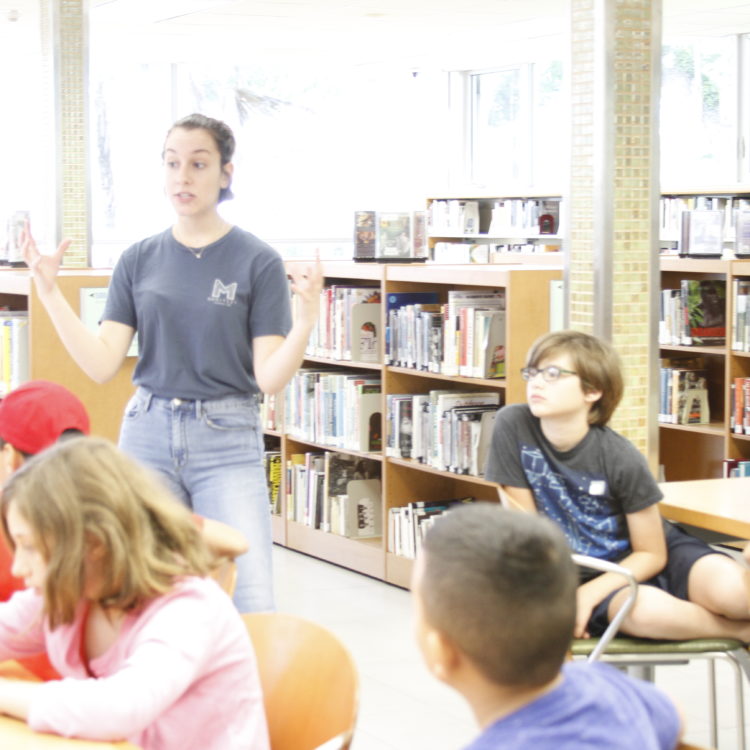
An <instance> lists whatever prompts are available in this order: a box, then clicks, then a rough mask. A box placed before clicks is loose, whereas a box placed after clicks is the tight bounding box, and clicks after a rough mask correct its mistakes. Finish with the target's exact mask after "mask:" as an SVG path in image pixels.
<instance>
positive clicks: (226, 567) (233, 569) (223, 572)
mask: <svg viewBox="0 0 750 750" xmlns="http://www.w3.org/2000/svg"><path fill="white" fill-rule="evenodd" d="M211 578H213V579H214V580H215V581H216V582H217V583H218V584H219V586H221V588H223V589H224V591H226V592H227V594H229V596H234V590H235V588H236V587H237V563H236V562H235V561H234V560H230V559H229V558H224V559H223V560H221V562H219V564H218V565H217V566H216V567H215V568H214V569H213V570H212V571H211Z"/></svg>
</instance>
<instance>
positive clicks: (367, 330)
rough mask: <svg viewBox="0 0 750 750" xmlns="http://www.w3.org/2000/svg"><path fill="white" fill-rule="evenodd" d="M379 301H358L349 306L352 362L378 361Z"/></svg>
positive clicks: (379, 334)
mask: <svg viewBox="0 0 750 750" xmlns="http://www.w3.org/2000/svg"><path fill="white" fill-rule="evenodd" d="M380 310H381V305H380V303H379V302H375V303H373V302H359V303H358V304H356V305H353V306H352V308H351V359H352V361H353V362H372V363H379V362H380V361H381V359H382V358H381V356H380V342H381V340H382V335H381V333H380Z"/></svg>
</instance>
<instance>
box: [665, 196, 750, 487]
mask: <svg viewBox="0 0 750 750" xmlns="http://www.w3.org/2000/svg"><path fill="white" fill-rule="evenodd" d="M664 196H665V197H663V198H662V204H661V206H662V212H663V220H662V226H661V234H660V242H661V245H662V249H663V250H664V249H667V250H668V249H669V248H670V247H671V246H674V245H676V244H677V243H678V239H679V238H678V236H677V234H676V233H675V231H674V227H677V226H678V225H679V224H680V223H681V221H680V217H679V215H678V216H677V218H675V215H674V214H672V215H671V222H672V225H673V230H672V231H670V230H669V226H667V227H666V228H665V218H664V217H667V218H669V216H670V215H669V210H670V209H674V207H675V205H677V206H678V207H679V206H680V204H681V203H683V202H684V203H685V205H687V206H695V205H697V206H704V205H709V206H714V205H721V207H722V208H721V210H722V211H723V215H724V222H723V226H724V227H725V229H726V228H727V227H730V225H731V221H732V220H731V217H730V216H729V215H728V213H729V210H730V208H731V206H734V207H735V208H734V211H735V218H736V215H737V212H738V211H740V210H746V209H744V203H742V202H740V201H745V200H747V199H748V198H750V186H731V187H718V188H712V189H705V188H703V189H696V190H678V191H671V192H666V191H664ZM704 199H705V200H704ZM693 210H695V211H697V212H700V211H704V210H715V211H716V210H718V209H717V208H713V209H705V208H698V209H693ZM667 223H668V222H667ZM738 239H740V238H739V237H738V236H737V234H736V232H735V231H730V230H729V229H726V232H725V236H724V253H723V257H722V258H693V257H677V255H676V254H669V253H667V254H662V256H661V258H660V276H661V289H662V290H665V289H675V288H679V287H680V285H681V283H682V282H683V281H684V280H692V281H697V282H700V281H704V282H711V283H712V284H713V285H714V288H716V289H718V290H719V291H720V293H721V294H723V299H722V300H721V304H722V306H723V313H724V324H725V338H724V342H723V343H714V344H710V345H706V344H701V343H699V344H696V343H695V342H694V343H693V345H689V346H685V345H681V344H677V343H673V344H667V343H664V341H663V339H662V342H661V343H660V344H659V356H660V358H661V359H662V361H664V360H670V361H675V360H677V361H679V359H680V358H687V359H688V360H689V359H690V358H696V359H699V360H700V361H701V364H702V365H703V366H704V371H705V378H706V386H707V396H708V406H709V409H708V410H709V413H710V421H709V422H708V423H705V424H664V423H661V424H659V463H660V464H661V465H662V466H663V469H664V478H665V479H666V480H667V481H678V480H692V479H708V478H712V477H721V476H723V475H724V474H725V473H726V472H727V471H728V469H729V468H730V467H732V466H736V465H737V464H740V463H741V462H743V461H746V462H750V398H743V393H742V391H743V390H745V392H746V393H745V395H747V396H748V397H750V321H749V320H748V310H750V305H748V304H747V303H748V301H749V300H750V260H746V259H743V258H736V257H735V252H734V251H735V249H736V242H737V240H738ZM745 379H747V380H745ZM745 383H747V385H746V386H745V388H744V389H743V385H744V384H745ZM747 466H748V467H750V463H749V464H748V465H747Z"/></svg>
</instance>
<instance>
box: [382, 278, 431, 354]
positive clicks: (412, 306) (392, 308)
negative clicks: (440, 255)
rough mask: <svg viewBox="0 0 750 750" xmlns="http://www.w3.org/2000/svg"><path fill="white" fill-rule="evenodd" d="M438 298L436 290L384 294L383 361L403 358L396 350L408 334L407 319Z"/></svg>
mask: <svg viewBox="0 0 750 750" xmlns="http://www.w3.org/2000/svg"><path fill="white" fill-rule="evenodd" d="M438 299H439V298H438V294H437V292H390V293H389V294H386V295H385V321H386V335H385V342H386V343H385V361H386V362H387V363H388V364H392V365H393V364H397V363H399V360H400V359H404V357H399V355H398V351H399V346H403V344H402V340H404V339H405V337H406V336H407V335H408V325H409V324H408V319H409V318H413V316H414V315H416V314H417V312H418V310H421V309H422V306H423V305H432V304H436V303H437V302H438ZM404 308H409V309H408V310H406V309H404ZM402 311H403V312H402Z"/></svg>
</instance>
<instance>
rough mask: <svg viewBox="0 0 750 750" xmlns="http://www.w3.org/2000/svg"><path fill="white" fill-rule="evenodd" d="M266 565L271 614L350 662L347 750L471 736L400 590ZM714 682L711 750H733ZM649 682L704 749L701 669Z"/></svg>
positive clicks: (728, 697) (295, 558) (298, 564)
mask: <svg viewBox="0 0 750 750" xmlns="http://www.w3.org/2000/svg"><path fill="white" fill-rule="evenodd" d="M274 564H275V578H276V597H277V606H278V609H279V610H281V611H284V612H292V613H295V614H299V615H301V616H303V617H308V618H310V619H312V620H315V621H316V622H320V623H321V624H323V625H325V626H326V627H328V628H330V629H331V630H332V631H333V632H335V633H336V634H337V635H338V636H339V637H340V638H341V639H342V641H343V642H344V643H345V644H346V645H347V646H348V647H349V649H350V651H351V652H352V655H353V656H354V660H355V662H356V664H357V666H358V668H359V674H360V680H361V695H360V715H359V721H358V725H357V732H356V734H355V740H354V743H353V745H352V750H459V749H460V748H461V747H463V746H464V745H466V744H467V743H468V741H469V740H470V739H471V738H472V737H473V736H474V735H475V734H476V733H477V727H476V724H475V723H474V720H473V717H472V714H471V712H470V710H469V708H468V706H467V705H466V703H465V702H464V701H463V699H462V698H461V697H460V696H459V695H458V694H457V693H455V692H454V691H452V690H451V689H450V688H447V687H445V686H444V685H442V684H441V683H439V682H437V681H436V680H435V679H433V678H432V677H431V676H430V675H429V673H428V672H427V670H426V669H425V668H424V666H423V665H422V661H421V658H420V655H419V652H418V650H417V647H416V644H415V642H414V637H413V633H412V619H411V602H410V600H409V593H408V592H406V591H403V590H402V589H399V588H396V587H394V586H390V585H388V584H385V583H382V582H380V581H376V580H373V579H371V578H368V577H366V576H362V575H359V574H357V573H352V572H351V571H348V570H345V569H343V568H340V567H337V566H335V565H330V564H328V563H325V562H322V561H320V560H316V559H314V558H311V557H307V556H306V555H302V554H299V553H297V552H292V551H290V550H287V549H284V548H282V547H274ZM717 677H718V682H719V685H718V696H719V724H720V730H721V731H720V737H719V748H721V750H740V749H739V748H738V742H737V738H736V731H735V728H736V720H735V717H734V703H733V691H732V689H731V684H730V682H729V679H730V671H729V668H728V667H726V666H725V665H723V664H720V665H719V666H718V668H717ZM656 682H657V684H658V685H660V686H661V687H663V688H664V689H665V690H667V691H668V692H669V693H670V694H671V695H672V696H673V697H674V698H675V699H676V700H677V701H678V703H679V704H680V705H681V707H682V710H683V713H684V715H685V720H686V727H687V731H686V737H685V739H686V740H688V741H690V742H694V743H698V744H702V745H706V746H707V745H708V742H709V734H708V712H707V708H706V706H707V688H706V665H705V664H704V663H702V662H695V663H693V664H691V665H687V666H669V667H660V668H658V669H657V671H656ZM749 731H750V730H749ZM749 736H750V734H749ZM634 750H635V749H634Z"/></svg>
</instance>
